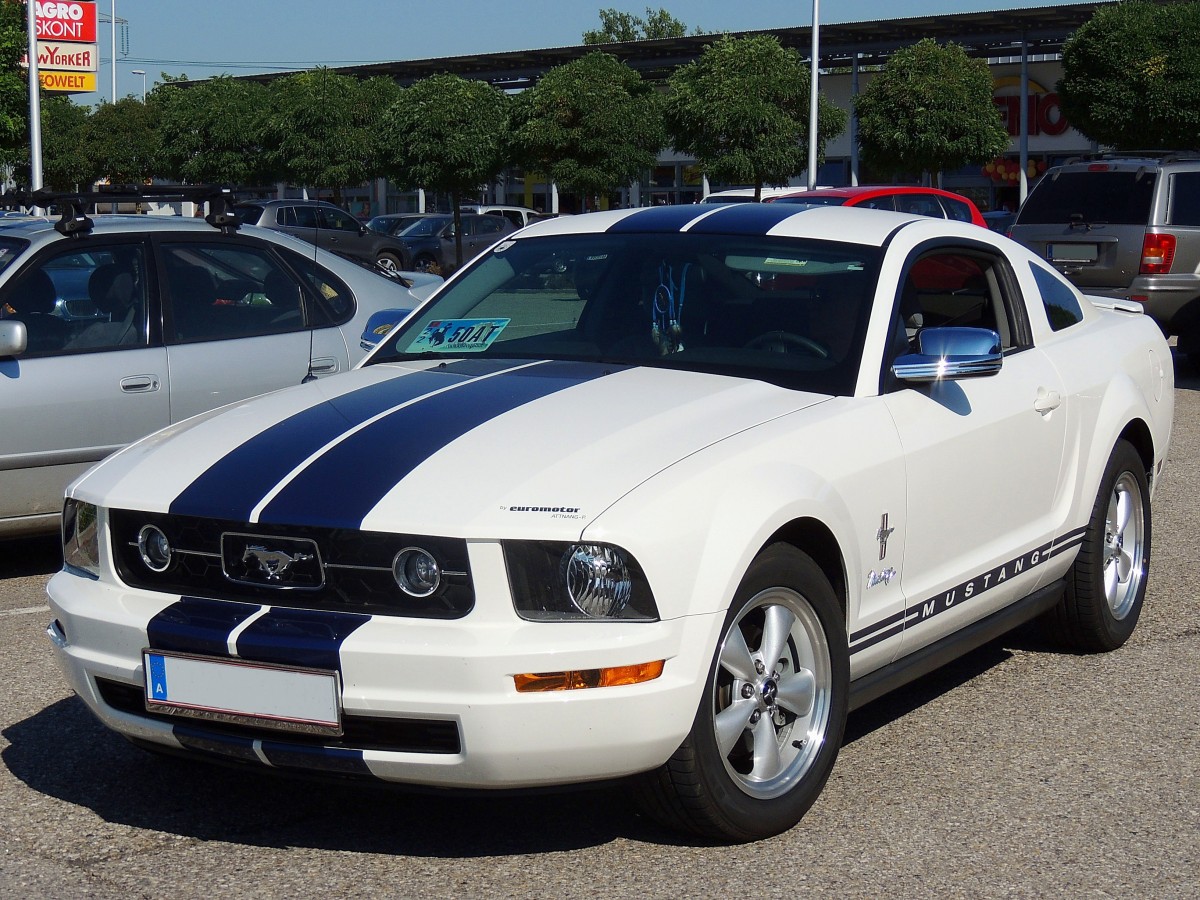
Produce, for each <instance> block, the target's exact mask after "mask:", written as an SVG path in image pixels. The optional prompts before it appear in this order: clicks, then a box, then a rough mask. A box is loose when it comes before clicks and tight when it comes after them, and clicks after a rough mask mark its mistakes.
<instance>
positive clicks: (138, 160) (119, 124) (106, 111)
mask: <svg viewBox="0 0 1200 900" xmlns="http://www.w3.org/2000/svg"><path fill="white" fill-rule="evenodd" d="M158 112H159V111H158V107H157V106H156V105H155V104H152V103H143V102H142V101H141V100H135V99H134V98H133V97H122V98H121V99H120V100H118V101H117V102H116V103H102V104H101V105H100V106H99V107H98V108H97V109H96V111H95V112H93V113H92V114H91V116H89V117H88V120H87V124H86V127H85V128H84V130H83V131H84V143H85V145H86V147H87V151H88V153H89V154H90V156H91V160H92V162H93V163H94V165H95V169H94V171H95V172H96V173H97V174H98V175H101V176H106V177H107V178H108V180H109V182H110V183H112V184H138V183H141V182H143V181H145V180H146V179H147V178H154V177H158V176H161V175H162V172H163V164H162V140H161V134H160V132H159V128H158Z"/></svg>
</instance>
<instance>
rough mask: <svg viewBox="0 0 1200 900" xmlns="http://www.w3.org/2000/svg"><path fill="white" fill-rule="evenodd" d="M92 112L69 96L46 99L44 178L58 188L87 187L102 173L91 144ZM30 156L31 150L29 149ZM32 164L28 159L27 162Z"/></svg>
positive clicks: (43, 138)
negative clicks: (90, 126) (90, 125)
mask: <svg viewBox="0 0 1200 900" xmlns="http://www.w3.org/2000/svg"><path fill="white" fill-rule="evenodd" d="M90 118H91V114H90V113H89V112H88V110H87V108H86V107H83V106H80V105H78V104H77V103H72V102H71V101H70V100H69V99H68V98H66V97H46V98H44V99H43V100H42V180H43V182H44V185H45V187H47V188H50V189H51V190H56V191H74V190H87V189H88V188H90V187H91V185H92V183H93V182H95V181H96V179H97V178H99V177H100V175H101V174H102V173H101V172H100V170H99V165H98V160H97V159H96V157H95V155H94V154H93V153H92V152H91V151H90V148H89V147H88V134H89V124H88V120H89V119H90ZM26 156H28V153H26ZM25 165H26V167H27V166H28V165H29V163H28V159H26V162H25Z"/></svg>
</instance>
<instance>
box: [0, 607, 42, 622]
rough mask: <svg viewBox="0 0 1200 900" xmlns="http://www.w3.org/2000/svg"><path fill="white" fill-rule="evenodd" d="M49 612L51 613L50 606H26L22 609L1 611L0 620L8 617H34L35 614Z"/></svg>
mask: <svg viewBox="0 0 1200 900" xmlns="http://www.w3.org/2000/svg"><path fill="white" fill-rule="evenodd" d="M48 612H50V607H49V606H25V607H22V608H21V609H5V610H0V619H3V618H7V617H8V616H29V615H33V614H34V613H48Z"/></svg>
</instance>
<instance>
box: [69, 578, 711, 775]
mask: <svg viewBox="0 0 1200 900" xmlns="http://www.w3.org/2000/svg"><path fill="white" fill-rule="evenodd" d="M48 593H49V597H50V606H51V610H52V612H53V615H54V621H53V622H52V623H51V625H50V628H49V634H50V637H51V639H52V641H53V643H54V645H55V650H56V655H57V657H58V660H59V663H60V665H61V667H62V669H63V671H64V673H65V674H66V677H67V679H68V681H69V682H70V684H71V686H72V687H73V688H74V690H75V691H76V692H77V693H78V694H79V696H80V697H81V698H82V699H83V700H84V702H85V703H86V704H87V705H88V707H89V708H90V709H91V710H92V712H93V713H94V714H95V715H96V716H97V717H98V718H99V719H100V721H101V722H103V723H104V724H105V725H106V726H108V727H109V728H111V729H113V730H114V731H116V732H119V733H121V734H123V735H126V736H127V737H130V738H133V739H136V740H141V741H147V742H152V743H156V744H160V745H163V746H164V747H167V748H171V749H175V750H184V751H189V752H191V753H193V754H195V755H198V756H217V757H224V758H228V759H236V760H241V761H243V762H250V763H256V764H262V765H264V766H270V767H277V768H282V769H300V770H311V771H333V772H338V773H350V774H360V775H367V776H372V777H375V778H379V779H384V780H387V781H396V782H402V783H407V784H415V785H428V786H438V787H455V788H523V787H540V786H549V785H561V784H573V783H583V782H590V781H599V780H604V779H610V778H616V777H621V776H624V775H629V774H633V773H636V772H641V771H646V770H649V769H652V768H654V767H656V766H657V765H659V764H661V763H662V762H664V761H665V760H666V759H667V758H668V757H669V756H670V755H671V754H672V753H673V752H674V751H675V749H676V748H677V747H678V746H679V744H680V742H681V741H682V740H683V738H684V737H685V736H686V735H687V733H688V731H689V729H690V728H691V725H692V721H693V718H694V716H695V713H696V708H697V704H698V703H699V698H700V694H701V690H702V688H703V684H704V680H705V679H706V677H707V674H708V670H709V666H710V663H711V661H712V654H713V648H714V647H715V646H716V641H717V637H718V635H719V630H720V627H721V624H722V619H723V617H722V615H721V614H710V615H702V616H689V617H684V618H680V619H674V620H671V621H665V622H655V623H636V624H633V623H600V622H587V623H554V624H549V623H531V622H525V621H522V620H520V619H519V618H517V617H516V616H515V614H513V613H512V612H511V605H510V607H509V610H508V614H507V615H504V614H503V612H502V611H501V610H499V609H498V608H497V606H496V605H495V604H487V605H486V606H484V605H481V606H482V607H483V608H480V607H477V608H476V610H475V611H473V612H472V614H470V615H468V616H467V617H465V618H463V619H460V620H457V621H453V622H445V621H432V620H423V619H407V618H397V617H385V616H374V617H371V618H370V620H369V621H368V622H366V623H365V624H364V625H363V626H362V627H360V628H358V629H357V630H356V631H354V632H353V634H351V635H350V636H349V637H348V638H347V639H346V640H345V641H344V642H343V643H342V644H341V646H340V649H339V651H338V658H339V662H338V665H339V668H340V671H341V675H342V694H341V705H342V710H343V715H344V716H345V717H347V719H348V720H354V721H356V722H358V723H359V724H361V723H363V722H366V723H367V724H368V725H372V727H371V728H369V729H368V730H367V732H364V731H363V730H362V729H361V728H359V729H358V730H357V731H355V730H354V729H351V728H350V727H348V728H347V733H346V735H345V736H344V737H343V738H340V739H329V738H309V737H307V736H304V737H298V736H294V735H289V734H286V733H281V732H276V731H272V730H268V729H258V730H251V729H248V728H246V727H242V728H240V729H232V730H231V729H228V728H222V727H221V726H214V725H212V724H210V723H207V722H203V721H197V720H194V719H181V718H166V717H161V716H151V715H150V714H148V713H146V712H145V711H144V710H143V709H140V708H138V702H137V701H138V700H139V699H140V693H141V691H142V687H141V686H142V683H143V669H142V650H143V648H145V647H146V646H148V643H147V642H148V636H147V624H148V623H149V622H150V620H151V619H153V618H154V617H155V616H156V615H158V614H159V613H161V612H162V611H163V610H165V609H166V608H167V607H170V606H172V604H175V603H177V602H178V601H179V600H180V598H179V597H178V596H174V595H163V594H155V593H151V592H147V591H135V590H131V589H129V588H125V587H122V586H118V585H113V584H108V583H105V582H102V581H94V580H91V579H88V578H85V577H81V576H78V575H75V574H72V573H70V572H60V573H58V574H57V575H55V576H54V577H53V578H52V579H51V581H50V584H49V587H48ZM489 609H490V610H491V612H490V613H489V611H488V610H489ZM657 659H664V660H666V664H665V667H664V670H663V674H662V675H661V676H660V677H659V678H657V679H654V680H653V681H649V682H645V683H642V684H637V685H630V686H619V687H607V688H592V689H584V690H573V691H560V692H552V693H541V694H519V693H517V691H516V687H515V684H514V681H513V675H514V674H518V673H522V672H550V671H564V670H569V669H588V668H602V667H607V666H621V665H633V664H636V663H641V662H648V661H652V660H657ZM375 726H381V727H375ZM414 729H415V730H414ZM433 732H438V734H439V735H440V737H437V738H436V739H434V740H432V741H431V742H429V744H428V746H423V745H421V740H422V738H421V735H423V734H429V733H433ZM454 732H456V736H457V740H456V741H448V740H445V739H444V738H445V737H446V735H447V733H451V734H452V733H454ZM364 734H369V735H370V736H369V737H363V735H364ZM396 735H400V736H401V737H395V736H396ZM414 735H416V737H413V736H414ZM405 736H407V737H405ZM409 738H412V740H410V739H409ZM418 746H419V749H414V747H418Z"/></svg>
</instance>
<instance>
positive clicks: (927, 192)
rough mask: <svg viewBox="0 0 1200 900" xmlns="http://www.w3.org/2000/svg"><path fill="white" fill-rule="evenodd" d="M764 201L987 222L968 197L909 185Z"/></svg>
mask: <svg viewBox="0 0 1200 900" xmlns="http://www.w3.org/2000/svg"><path fill="white" fill-rule="evenodd" d="M763 202H765V203H802V204H804V205H805V206H862V207H865V208H867V209H886V210H890V211H893V212H902V213H911V214H912V215H916V216H933V217H934V218H935V219H954V220H956V221H958V222H970V223H972V224H973V225H979V226H982V227H984V228H986V227H987V221H986V220H985V219H984V218H983V214H982V213H981V212H980V211H979V207H977V206H976V205H975V204H974V202H972V201H971V199H970V198H968V197H964V196H963V195H962V194H955V193H952V192H951V191H943V190H941V189H939V188H932V187H920V186H917V185H911V184H879V185H862V184H860V185H857V186H855V187H836V188H820V189H818V190H814V191H803V192H799V191H797V192H793V193H790V194H779V195H777V196H774V197H770V198H766V199H764V201H763Z"/></svg>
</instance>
